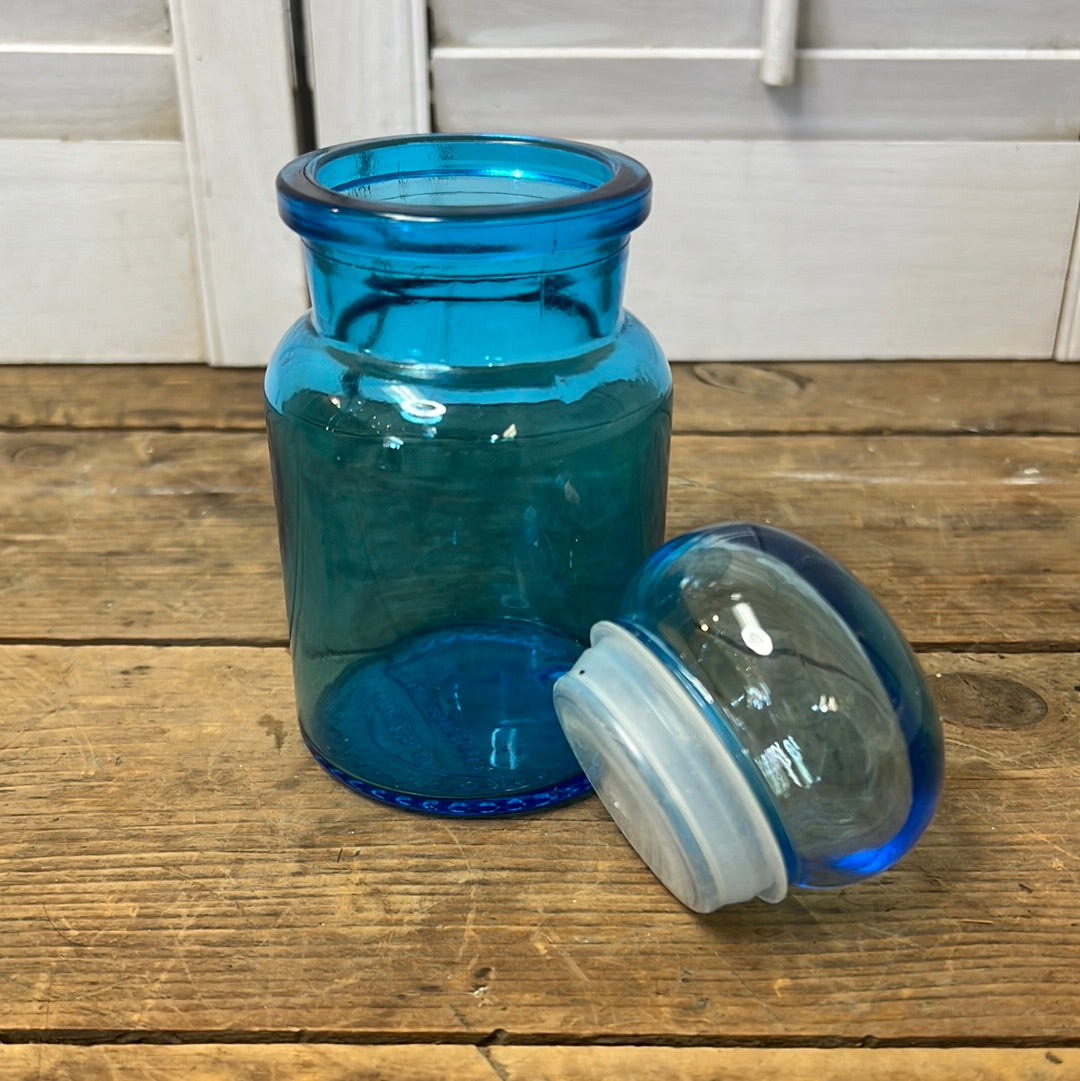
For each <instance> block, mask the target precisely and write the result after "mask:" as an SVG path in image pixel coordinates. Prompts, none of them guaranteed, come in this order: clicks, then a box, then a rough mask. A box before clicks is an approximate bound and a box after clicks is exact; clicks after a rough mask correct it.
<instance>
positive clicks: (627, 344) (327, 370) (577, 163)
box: [265, 135, 671, 816]
mask: <svg viewBox="0 0 1080 1081" xmlns="http://www.w3.org/2000/svg"><path fill="white" fill-rule="evenodd" d="M278 194H279V207H280V210H281V214H282V217H283V218H284V220H285V222H286V223H287V224H288V225H289V226H290V227H291V228H292V229H294V230H295V231H296V232H297V233H299V234H300V236H301V237H302V238H303V241H304V250H305V256H306V260H307V270H308V280H309V285H310V290H311V296H312V309H311V311H310V312H309V313H308V314H307V315H305V316H304V317H303V318H301V319H300V320H299V321H298V322H297V323H296V324H295V325H294V326H293V327H292V329H291V330H289V331H288V333H287V334H286V335H285V337H284V339H283V341H282V343H281V345H280V346H279V348H278V350H277V352H276V353H275V355H274V358H273V360H272V361H271V363H270V366H269V368H268V370H267V375H266V384H265V386H266V407H267V428H268V436H269V443H270V456H271V465H272V471H273V479H274V494H275V501H276V506H277V514H278V524H279V535H280V542H281V557H282V566H283V571H284V580H285V601H286V609H287V615H288V624H289V641H290V648H291V653H292V661H293V672H294V682H295V689H296V700H297V709H298V713H299V718H300V725H301V730H302V732H303V734H304V738H305V739H306V741H307V743H308V745H309V747H310V748H311V750H312V752H313V753H314V755H315V757H316V758H317V759H318V760H319V761H320V762H321V763H322V764H323V765H324V766H325V767H326V768H327V769H328V770H329V771H330V772H331V773H332V774H333V775H334V776H335V777H337V778H338V779H339V780H342V781H344V782H345V783H347V784H349V785H350V786H352V787H353V788H355V789H356V790H358V791H360V792H362V793H364V794H366V795H369V796H372V797H374V798H376V799H380V800H383V801H386V802H389V803H393V804H397V805H399V806H403V807H407V808H410V809H413V810H420V811H428V812H432V813H436V814H446V815H472V816H478V815H492V814H505V813H511V812H516V811H525V810H530V809H533V808H536V807H541V806H546V805H550V804H554V803H558V802H561V801H563V800H566V799H570V798H573V797H576V796H579V795H581V794H583V793H584V792H586V791H588V782H587V781H586V779H585V777H584V775H583V773H582V771H581V768H580V766H579V765H578V763H577V761H576V759H575V757H574V755H573V753H572V752H571V750H570V748H569V746H568V744H567V743H566V741H565V739H564V737H563V735H562V732H561V729H560V726H559V723H558V720H557V718H556V715H555V712H554V709H553V705H552V686H553V684H554V682H555V680H556V679H558V678H559V676H560V675H562V674H563V673H564V672H565V671H566V669H567V668H568V667H569V666H570V665H571V664H572V663H573V661H574V659H575V657H576V656H577V655H578V654H579V653H580V651H581V649H582V646H583V644H584V643H585V642H586V641H587V638H588V632H589V628H590V626H591V625H592V623H593V622H594V621H596V620H597V619H600V618H602V617H605V616H610V615H611V614H612V613H613V612H614V611H615V610H616V608H617V606H618V601H619V598H620V596H621V594H622V592H623V590H624V589H625V587H626V585H627V582H628V581H629V580H630V577H631V575H632V574H633V572H634V571H635V569H636V568H637V566H638V565H639V564H640V562H641V561H642V559H643V558H644V557H645V556H646V555H647V554H648V553H649V552H650V551H652V550H653V549H654V548H655V547H656V546H657V545H658V544H659V543H660V542H661V541H662V539H663V531H664V502H665V493H666V485H667V465H668V444H669V438H670V425H671V384H670V373H669V371H668V368H667V364H666V362H665V360H664V358H663V356H662V354H661V352H660V350H659V348H658V347H657V345H656V343H655V341H654V340H653V338H652V337H651V335H650V334H649V333H648V331H647V330H646V329H645V328H644V327H643V326H642V325H641V323H639V322H638V321H637V320H636V319H634V318H633V316H631V315H629V314H628V313H626V312H625V311H624V310H623V308H622V289H623V279H624V274H625V268H626V249H627V241H628V236H629V233H630V232H631V231H632V230H633V229H634V228H635V227H636V226H637V225H638V224H640V222H641V221H642V220H644V218H645V216H646V214H647V212H648V207H649V197H650V180H649V176H648V173H647V172H646V171H645V169H644V168H643V167H642V166H641V165H640V164H638V163H637V162H635V161H633V160H632V159H630V158H627V157H625V156H623V155H621V154H617V153H613V152H610V151H607V150H603V149H599V148H596V147H589V146H584V145H580V144H573V143H566V142H556V141H550V140H540V139H526V138H517V137H502V136H477V135H436V136H408V137H401V138H393V139H383V140H378V141H373V142H367V143H359V144H355V145H347V146H341V147H335V148H332V149H329V150H322V151H316V152H314V153H312V154H308V155H305V156H304V157H301V158H299V159H297V160H296V161H294V162H292V163H291V164H289V165H288V166H286V167H285V169H284V170H283V171H282V172H281V174H280V176H279V179H278Z"/></svg>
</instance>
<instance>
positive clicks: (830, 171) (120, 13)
mask: <svg viewBox="0 0 1080 1081" xmlns="http://www.w3.org/2000/svg"><path fill="white" fill-rule="evenodd" d="M294 2H296V3H301V2H303V3H304V4H305V14H306V20H307V32H308V52H307V61H308V67H309V71H310V77H311V81H312V84H313V93H314V102H315V114H316V116H315V119H316V123H317V133H318V139H319V141H320V142H321V143H323V144H329V143H333V142H337V141H343V140H346V139H355V138H363V137H368V136H375V135H380V134H386V133H390V132H400V131H410V130H423V129H424V128H425V127H427V125H428V124H429V121H430V119H431V117H432V115H433V116H434V119H435V123H436V125H437V126H438V127H439V128H441V129H445V130H466V129H488V130H493V129H494V130H504V131H508V130H514V131H526V132H528V131H533V132H538V133H544V134H552V135H560V136H566V137H571V138H575V137H576V138H585V139H589V140H592V141H597V142H603V143H609V144H613V145H617V146H620V147H623V148H625V149H626V150H627V151H628V152H629V153H632V154H634V155H635V156H637V157H640V158H641V159H642V160H643V161H645V163H646V164H647V165H648V166H649V168H650V169H651V170H652V172H653V175H654V178H655V181H656V187H655V202H654V212H653V215H652V218H651V219H650V221H649V222H648V223H647V224H646V225H645V226H644V227H643V228H642V230H641V231H640V232H639V233H638V234H637V235H636V237H635V239H634V241H633V244H632V248H631V251H632V258H631V275H630V285H629V291H628V300H629V303H630V305H631V306H632V307H633V308H634V309H635V310H636V311H637V312H638V314H639V315H641V316H642V318H644V319H645V320H646V321H647V322H648V323H649V325H650V326H652V327H653V329H654V330H655V331H656V332H657V334H658V335H659V336H660V338H661V340H662V342H663V344H664V345H665V347H666V348H667V350H668V352H669V354H670V355H672V356H673V357H676V358H690V357H697V358H709V357H716V358H732V359H751V358H804V357H839V358H845V357H852V358H855V357H925V358H928V359H933V358H937V357H967V356H973V357H1010V356H1014V357H1040V356H1041V357H1046V356H1052V355H1056V356H1058V357H1061V358H1072V359H1080V317H1078V311H1080V308H1078V303H1080V302H1078V298H1080V269H1078V267H1077V264H1076V257H1075V255H1074V256H1073V264H1072V268H1071V269H1070V252H1072V251H1073V248H1074V244H1073V238H1074V235H1075V230H1076V218H1077V207H1078V204H1080V140H1078V136H1080V18H1077V14H1078V8H1077V0H949V3H941V2H940V0H803V2H802V3H801V4H800V5H799V15H800V18H799V24H798V39H797V40H798V53H797V55H796V62H795V66H794V81H793V82H792V84H791V85H789V86H782V87H770V86H765V85H764V84H763V83H762V81H761V79H760V78H759V63H760V59H761V57H760V40H761V29H762V3H761V0H724V2H722V3H720V2H716V0H665V2H664V3H657V2H656V0H621V3H620V4H619V5H617V6H612V5H611V4H610V3H607V2H604V3H602V2H600V0H500V2H499V3H492V2H489V0H430V4H425V3H424V0H294ZM777 2H778V3H779V5H780V6H782V5H783V0H777ZM0 15H2V18H0V245H2V246H3V250H4V252H5V258H4V259H3V260H2V261H0V360H9V361H10V360H135V361H138V360H179V361H183V360H209V361H211V362H213V363H231V364H237V363H239V364H257V363H262V362H264V361H265V359H266V356H267V355H268V353H269V351H270V350H271V348H272V345H273V343H274V341H275V340H276V338H277V337H278V335H279V334H280V332H281V330H282V329H283V327H284V326H285V325H286V324H287V323H288V322H289V321H290V320H291V319H292V318H293V317H294V316H295V314H296V313H297V312H298V311H300V310H301V309H302V307H303V306H304V304H305V299H304V289H303V284H302V277H301V272H300V261H299V258H298V254H297V245H296V242H295V239H294V238H293V237H291V236H290V234H289V233H288V232H287V231H286V230H285V229H284V227H283V226H281V224H280V223H279V222H278V220H277V216H276V212H275V208H274V198H273V178H274V174H275V173H276V171H277V169H278V168H279V167H280V165H281V164H282V163H283V162H284V161H285V160H287V159H288V158H289V157H291V156H292V155H293V154H294V153H295V151H296V149H297V137H296V131H295V125H294V122H293V97H292V87H291V79H292V77H293V71H292V58H291V42H290V36H289V32H288V17H287V16H288V13H287V0H227V2H225V0H168V2H165V0H0ZM429 16H430V27H431V38H430V40H429V37H428V27H429ZM1063 298H1064V299H1063Z"/></svg>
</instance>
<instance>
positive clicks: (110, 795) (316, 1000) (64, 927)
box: [0, 363, 1080, 1081]
mask: <svg viewBox="0 0 1080 1081" xmlns="http://www.w3.org/2000/svg"><path fill="white" fill-rule="evenodd" d="M259 384H260V374H259V373H256V372H249V371H210V370H207V369H202V368H193V367H191V368H189V367H156V368H140V369H126V368H94V367H77V368H72V367H64V368H57V367H48V368H46V367H26V368H21V367H19V368H9V369H0V426H2V430H0V481H2V483H0V600H2V605H0V687H2V701H3V711H4V712H3V729H2V733H0V764H2V766H0V768H2V772H0V789H2V803H0V808H2V812H0V813H2V814H3V829H2V831H0V931H2V936H0V1041H2V1042H0V1081H10V1079H15V1078H20V1079H21V1078H37V1077H41V1078H50V1079H52V1078H58V1079H64V1078H72V1079H78V1081H85V1079H91V1081H93V1079H97V1078H104V1077H109V1078H132V1079H135V1078H157V1077H168V1076H174V1075H180V1074H186V1075H188V1076H192V1077H213V1078H221V1079H230V1081H231V1079H238V1078H252V1079H254V1078H263V1077H281V1078H289V1079H290V1081H291V1079H298V1078H299V1079H315V1078H318V1079H320V1081H323V1079H331V1081H332V1079H335V1078H339V1079H342V1078H346V1077H348V1078H387V1079H393V1081H434V1079H443V1078H447V1079H449V1078H453V1079H454V1081H471V1079H473V1078H477V1079H480V1078H490V1077H491V1076H492V1075H494V1076H496V1077H498V1078H501V1079H503V1081H543V1079H569V1078H571V1077H573V1078H588V1079H601V1078H603V1079H612V1081H614V1079H618V1081H627V1079H630V1081H634V1079H639V1078H640V1079H657V1081H659V1079H665V1081H667V1079H672V1078H689V1079H693V1081H704V1079H706V1078H708V1079H716V1078H722V1079H723V1078H731V1079H735V1078H738V1079H740V1081H741V1079H745V1078H754V1077H781V1078H784V1079H785V1081H804V1079H805V1081H811V1079H812V1081H828V1079H842V1078H843V1079H847V1078H850V1079H854V1078H859V1079H866V1078H885V1077H918V1078H923V1079H931V1081H933V1079H940V1081H946V1079H947V1081H965V1079H971V1081H973V1079H976V1078H980V1079H983V1078H1010V1079H1019V1078H1025V1079H1036V1078H1038V1079H1054V1081H1064V1079H1066V1078H1077V1077H1080V988H1078V962H1080V894H1078V889H1077V887H1078V884H1080V728H1078V723H1077V722H1078V719H1080V661H1078V657H1077V649H1078V648H1080V468H1078V467H1080V439H1078V432H1080V369H1077V368H1070V367H1067V366H1063V365H1054V364H1050V363H1013V364H993V365H991V364H975V363H971V364H956V363H950V364H930V363H922V364H865V365H864V364H846V365H840V364H837V365H829V364H821V365H808V364H797V365H787V366H783V365H765V366H732V365H717V364H707V365H685V366H681V367H679V369H678V371H677V379H676V384H677V408H676V427H677V431H678V434H677V436H676V438H675V442H674V452H673V453H674V457H673V469H672V481H671V500H670V515H669V518H670V523H669V524H670V529H671V531H672V532H678V531H682V530H684V529H687V528H688V527H691V526H695V525H699V524H703V523H706V522H710V521H715V520H720V519H724V518H736V517H747V518H754V519H760V520H763V521H768V522H773V523H775V524H777V525H781V526H785V527H787V528H790V529H794V530H796V531H798V532H801V533H803V534H804V535H806V536H807V537H808V538H809V539H811V540H813V541H815V542H816V543H818V544H821V545H822V546H824V547H825V548H826V549H828V550H829V551H830V552H832V553H833V554H834V555H836V556H837V557H838V558H840V559H841V560H842V561H844V562H845V563H847V564H848V565H849V566H850V567H851V568H852V569H853V570H854V571H855V572H856V573H857V574H858V575H859V576H860V577H862V578H863V580H864V581H865V582H866V583H867V584H869V585H870V586H871V587H872V588H873V589H874V590H875V591H876V592H877V593H878V594H879V596H880V597H881V598H882V600H883V601H884V603H885V604H886V606H887V607H888V608H889V609H890V610H891V611H892V612H893V613H894V614H895V615H896V617H897V619H898V621H899V623H900V625H901V626H902V628H903V630H904V631H905V632H906V633H907V635H908V636H909V637H910V638H911V640H912V641H913V642H914V644H915V646H916V648H917V650H918V651H919V652H920V653H921V655H922V661H923V664H924V666H925V669H926V671H927V673H928V675H929V677H930V680H931V683H932V684H933V687H934V689H935V692H936V693H937V696H938V700H939V704H940V708H941V711H942V714H943V718H944V722H945V729H946V736H947V757H948V767H947V769H948V773H947V783H946V791H945V795H944V799H943V802H942V805H941V809H940V811H939V813H938V816H937V818H936V819H935V821H934V823H933V825H932V826H931V828H930V829H929V831H928V832H927V834H926V836H925V837H924V839H923V841H922V842H921V843H920V845H919V846H918V847H917V848H916V849H915V850H914V851H913V852H912V853H911V854H910V855H909V856H908V857H907V858H906V859H904V860H903V861H902V862H901V863H900V864H899V865H898V866H897V867H896V868H895V869H894V870H892V871H890V872H888V873H887V874H884V875H882V876H881V877H880V878H878V879H877V880H875V881H872V882H869V883H865V884H862V885H859V886H857V887H853V888H849V889H844V890H841V891H840V892H835V893H797V894H795V895H793V896H792V897H790V898H789V899H788V900H787V901H786V902H784V903H783V904H780V905H776V906H772V905H767V904H764V903H762V902H754V903H752V904H748V905H743V906H739V907H736V908H733V909H730V910H727V911H724V912H721V913H718V914H716V915H714V916H709V917H701V916H695V915H693V914H691V913H689V912H687V911H686V910H684V909H683V908H681V907H680V906H679V904H678V903H677V902H675V901H674V900H673V899H672V898H671V897H670V896H669V895H668V894H667V893H666V892H665V890H664V889H663V888H662V887H661V886H659V885H658V884H657V883H656V881H655V880H654V879H653V878H652V876H651V875H650V874H649V872H648V871H647V870H646V869H645V867H644V866H643V865H642V864H641V863H640V862H639V861H638V859H637V857H636V856H635V855H634V854H633V853H632V852H631V851H630V850H629V848H628V847H627V846H626V844H625V843H624V842H623V840H622V837H621V835H620V834H619V833H618V831H617V830H616V829H615V827H614V825H613V824H612V823H611V822H610V820H609V819H608V817H607V815H606V814H605V813H604V811H603V809H602V808H601V807H600V805H599V803H598V801H596V800H595V799H592V800H587V801H585V802H582V803H578V804H576V805H573V806H569V807H565V808H562V809H559V810H556V811H553V812H550V813H547V814H541V815H536V816H533V817H527V818H522V819H516V820H501V821H494V822H470V821H463V822H458V821H445V820H440V819H426V818H421V817H417V816H414V815H411V814H407V813H404V812H395V811H392V810H390V809H388V808H386V807H383V806H379V805H376V804H374V803H370V802H367V801H365V800H363V799H361V798H359V797H357V796H355V795H353V794H351V793H350V792H348V791H346V790H345V789H344V788H342V787H340V786H339V785H337V784H335V783H334V782H332V781H331V780H330V779H329V778H328V777H327V776H326V775H325V774H324V773H323V772H322V771H321V770H320V769H319V768H318V767H317V766H316V765H315V764H314V762H313V761H312V760H311V759H310V758H309V757H308V755H307V753H306V752H305V750H304V748H303V746H302V744H301V741H300V739H299V736H298V735H297V732H296V729H295V724H294V719H293V705H292V696H291V687H290V675H289V667H288V659H287V656H286V651H285V646H284V642H283V634H284V619H283V611H282V599H281V587H280V583H279V577H278V564H277V548H276V540H275V535H274V524H273V513H272V507H271V497H270V484H269V479H268V475H267V463H266V453H265V449H264V439H263V433H262V417H261V396H260V390H259Z"/></svg>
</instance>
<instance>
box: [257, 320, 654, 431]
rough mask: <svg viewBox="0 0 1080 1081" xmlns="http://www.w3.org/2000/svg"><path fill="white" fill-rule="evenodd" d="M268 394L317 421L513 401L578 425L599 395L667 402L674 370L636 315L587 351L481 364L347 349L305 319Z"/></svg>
mask: <svg viewBox="0 0 1080 1081" xmlns="http://www.w3.org/2000/svg"><path fill="white" fill-rule="evenodd" d="M265 391H266V399H267V403H268V405H269V406H270V408H272V409H275V410H277V411H278V412H281V413H287V414H303V415H305V416H306V418H307V419H309V420H311V421H312V422H314V423H319V424H324V423H326V422H327V420H328V419H329V418H330V417H331V416H332V415H336V414H338V413H348V414H350V415H352V416H353V417H354V419H357V420H362V419H363V418H362V416H361V415H362V414H367V413H370V412H372V411H376V412H379V411H383V410H385V409H387V408H389V409H392V410H393V411H394V412H400V413H402V415H403V416H405V418H406V419H409V420H415V419H417V418H416V415H415V414H416V413H417V412H418V411H419V412H420V413H422V414H425V416H424V418H423V419H425V420H426V421H427V422H429V423H430V421H431V420H432V419H433V418H438V419H440V420H441V419H442V418H443V417H445V416H447V415H448V414H450V415H452V414H454V413H456V412H460V411H462V410H468V411H473V410H476V409H484V408H490V407H494V406H502V405H506V404H514V405H515V406H516V407H518V408H523V407H528V406H530V405H534V406H537V407H543V409H544V412H545V413H547V414H550V413H551V412H552V411H553V410H554V411H555V412H557V413H559V414H560V415H561V418H562V419H563V420H564V421H567V422H570V423H573V422H574V415H575V414H581V413H593V412H595V408H596V404H597V399H598V398H599V399H603V400H604V402H605V411H606V412H609V413H611V412H614V413H618V414H627V413H632V412H636V411H637V410H639V409H645V408H651V407H655V406H656V404H657V403H659V402H665V401H666V400H667V399H669V398H670V394H671V372H670V369H669V367H668V364H667V361H666V359H665V358H664V354H663V352H662V351H661V349H660V346H659V345H658V344H657V342H656V339H655V338H654V337H653V336H652V334H651V333H650V332H649V331H648V329H647V328H646V327H645V326H644V324H642V323H641V322H640V321H639V320H638V319H636V318H635V317H634V316H633V315H631V314H629V313H626V314H625V315H624V317H623V319H622V321H621V323H620V328H619V331H618V333H617V334H616V335H615V336H614V337H613V338H612V339H611V340H610V341H609V342H607V343H605V344H603V345H602V346H600V347H598V348H597V349H594V350H591V351H589V352H587V353H583V354H580V355H576V356H570V357H560V358H555V359H552V360H545V361H529V362H527V363H520V364H518V363H514V362H513V361H510V362H508V363H503V364H499V365H493V366H484V367H479V366H478V367H465V366H451V365H433V364H420V363H416V362H412V361H408V360H405V361H401V360H390V359H387V358H382V357H378V356H374V355H372V354H369V353H363V352H360V351H354V350H348V349H344V348H341V347H340V346H339V344H338V343H336V342H333V341H330V340H328V339H326V338H323V337H321V336H320V335H319V334H318V333H317V332H316V331H315V329H314V327H313V326H312V323H311V320H310V318H309V316H304V317H303V318H301V319H299V320H297V322H296V323H294V324H293V326H292V327H291V328H290V329H289V330H288V331H287V332H286V334H285V336H284V337H283V338H282V340H281V343H280V345H279V346H278V348H277V350H276V351H275V353H274V356H273V358H272V359H271V361H270V364H269V366H268V368H267V372H266V379H265ZM579 419H580V420H581V421H582V422H588V421H587V420H585V418H583V417H581V418H579ZM449 426H452V425H445V424H444V427H449Z"/></svg>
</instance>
